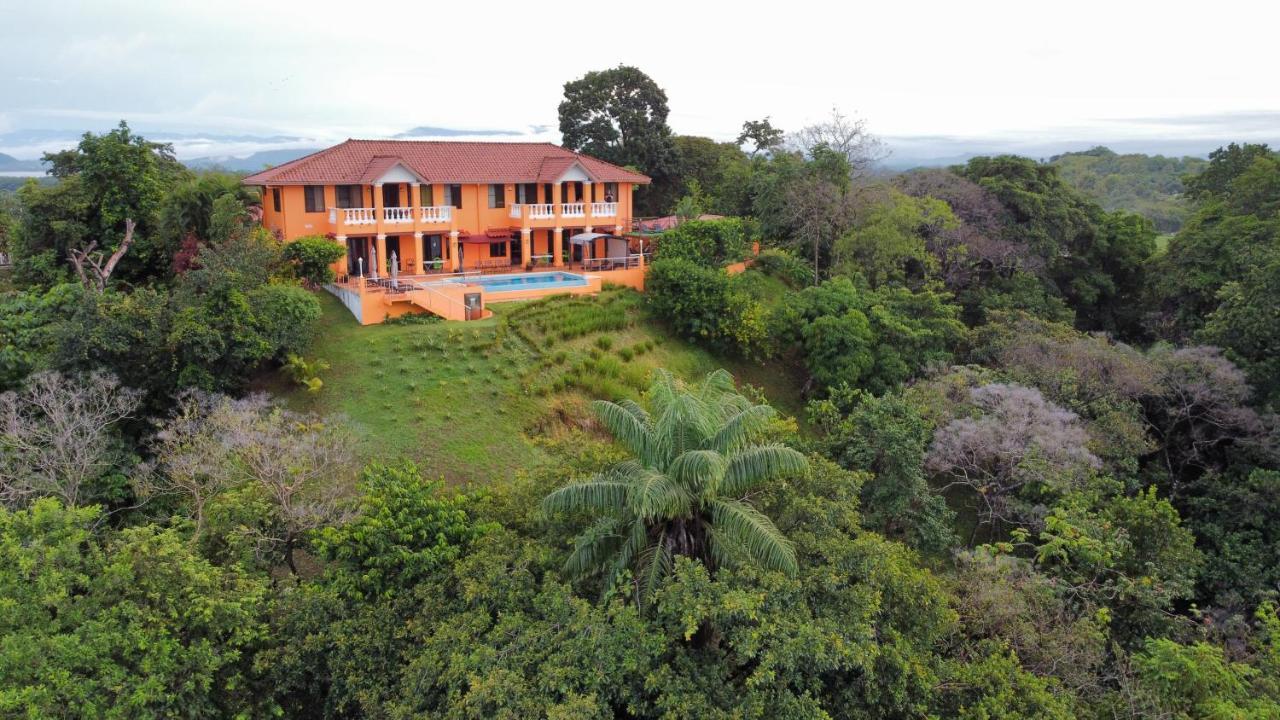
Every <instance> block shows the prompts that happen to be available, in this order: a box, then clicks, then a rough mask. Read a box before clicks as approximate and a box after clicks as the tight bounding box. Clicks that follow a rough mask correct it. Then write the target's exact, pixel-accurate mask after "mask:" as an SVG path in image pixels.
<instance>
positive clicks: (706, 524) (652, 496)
mask: <svg viewBox="0 0 1280 720" xmlns="http://www.w3.org/2000/svg"><path fill="white" fill-rule="evenodd" d="M646 399H647V404H648V410H646V409H645V408H643V407H641V406H640V405H639V404H637V403H635V402H632V401H630V400H624V401H622V402H620V403H613V402H606V401H598V402H596V403H595V405H594V409H595V412H596V415H597V416H598V417H599V419H600V421H601V422H602V423H603V424H604V426H605V427H606V428H607V429H608V430H609V432H610V434H612V435H613V437H614V438H615V439H616V440H617V441H618V442H619V443H621V444H622V445H623V446H625V447H626V448H627V449H628V450H629V451H630V452H631V455H632V456H633V457H632V458H631V459H629V460H626V461H624V462H621V463H618V464H616V465H614V466H612V467H610V468H608V469H607V470H605V471H604V472H601V473H598V474H597V475H595V476H593V477H591V478H590V479H588V480H586V481H583V482H577V483H573V484H570V485H567V486H565V487H563V488H560V489H559V490H556V491H555V492H553V493H551V494H550V495H548V496H547V497H546V498H544V499H543V501H542V505H543V508H544V509H545V510H546V511H548V512H590V513H593V514H595V515H597V516H598V517H597V519H596V521H595V522H594V523H593V524H592V525H591V526H590V527H589V528H588V529H587V530H586V532H584V533H583V534H582V535H581V536H580V537H579V538H578V541H577V544H576V547H575V548H574V551H573V553H572V554H571V555H570V556H569V559H568V561H567V562H566V563H565V570H566V571H567V572H568V573H569V574H570V575H572V576H574V577H584V576H589V575H597V574H603V575H604V576H605V580H606V582H607V584H608V586H610V587H611V586H614V585H615V584H616V583H617V581H618V579H619V578H620V577H621V576H622V574H623V572H624V571H626V570H627V569H632V570H633V571H634V582H635V592H636V598H637V602H639V603H640V604H642V605H643V604H645V603H647V602H648V600H649V598H650V597H651V596H652V594H653V591H654V590H655V589H656V588H657V587H658V586H659V585H660V584H661V583H662V581H663V580H664V579H665V578H666V576H667V574H668V573H669V572H670V570H671V567H672V564H673V561H674V558H675V557H676V556H677V555H684V556H688V557H692V558H697V559H699V560H701V561H702V562H703V563H704V564H706V565H707V567H708V568H710V569H715V568H716V567H718V566H721V565H727V564H731V563H734V562H741V561H745V562H753V563H756V564H758V565H759V566H761V567H764V568H768V569H773V570H781V571H784V572H787V573H794V572H795V570H796V555H795V549H794V548H793V547H792V545H791V542H790V541H788V540H787V538H786V537H784V536H783V534H782V533H781V532H780V531H779V530H778V528H777V527H776V526H774V524H773V522H772V521H771V520H770V519H769V518H768V517H766V516H765V515H764V514H762V513H761V512H759V511H758V510H756V509H755V508H754V507H752V506H751V504H750V503H749V502H748V495H749V493H750V492H751V490H752V489H754V488H756V487H757V486H758V485H760V484H761V483H763V482H765V481H767V480H770V479H773V478H777V477H781V476H785V475H790V474H795V473H800V472H804V471H805V470H806V469H807V468H808V462H807V461H806V459H805V457H804V455H802V454H800V453H799V452H796V451H795V450H793V449H791V448H789V447H786V446H784V445H779V444H757V443H756V442H755V440H756V438H757V437H758V434H759V430H760V429H761V428H762V426H763V425H764V424H765V423H766V422H767V421H768V420H769V419H770V418H771V417H772V416H773V409H772V408H770V407H769V406H768V405H757V404H754V403H752V402H751V401H749V400H747V399H746V398H744V397H742V396H741V395H739V394H738V393H737V392H736V391H735V389H734V385H733V377H732V376H731V375H729V373H727V372H725V371H724V370H717V371H715V372H713V373H711V374H709V375H708V376H707V377H706V378H705V379H704V380H703V381H702V382H701V383H699V384H697V385H695V386H693V387H685V386H684V385H682V384H681V383H679V382H678V381H677V380H676V379H675V378H674V377H672V375H671V374H670V373H668V372H666V371H665V370H659V371H657V374H656V377H655V378H654V381H653V384H652V386H651V387H650V388H649V391H648V393H647V394H646Z"/></svg>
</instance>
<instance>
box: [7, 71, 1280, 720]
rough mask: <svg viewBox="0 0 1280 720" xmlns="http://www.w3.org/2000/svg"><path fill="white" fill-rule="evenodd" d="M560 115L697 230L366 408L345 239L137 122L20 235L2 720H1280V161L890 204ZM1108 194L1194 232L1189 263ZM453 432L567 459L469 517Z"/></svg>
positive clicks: (20, 210) (396, 344) (1087, 163)
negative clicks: (268, 202)
mask: <svg viewBox="0 0 1280 720" xmlns="http://www.w3.org/2000/svg"><path fill="white" fill-rule="evenodd" d="M602 99H607V100H608V102H602ZM587 107H590V108H593V109H592V110H591V111H590V112H588V111H587V110H586V109H584V108H587ZM599 107H604V108H606V110H604V111H597V110H595V109H594V108H599ZM560 114H561V126H562V128H563V129H564V131H565V134H566V142H567V143H570V144H572V145H574V146H576V147H581V148H584V149H587V150H588V151H591V152H595V153H597V154H601V155H607V156H608V157H609V158H610V159H612V160H614V161H616V162H621V163H627V164H632V165H634V166H636V167H638V168H639V169H640V170H642V171H644V172H647V173H649V174H651V175H652V176H653V177H654V178H655V180H656V182H655V184H654V187H652V188H650V189H648V190H646V191H645V193H646V195H645V197H644V200H643V202H645V203H648V206H647V207H649V208H651V209H652V210H653V211H655V212H675V213H676V214H677V215H678V216H679V217H680V218H682V219H683V221H682V222H681V223H680V224H678V225H677V226H676V227H675V228H674V229H672V230H670V231H668V232H666V233H664V234H663V235H662V236H661V237H660V238H659V239H658V240H657V243H656V246H657V247H656V253H655V257H654V260H653V262H652V265H651V268H650V270H649V274H648V276H647V278H646V291H645V293H644V294H643V295H639V294H637V293H635V292H634V291H632V290H629V289H625V288H610V289H607V290H605V291H604V292H602V293H601V294H600V296H599V297H584V298H566V297H559V298H555V297H553V298H547V299H544V300H539V301H534V302H529V303H518V304H513V306H511V307H507V308H504V309H500V311H498V312H497V313H496V314H495V317H494V318H492V319H489V320H484V321H478V322H475V323H466V324H459V323H444V322H430V321H421V322H418V323H417V324H400V325H399V326H391V325H388V326H379V327H368V328H355V329H354V331H356V332H358V333H359V334H358V335H356V336H355V337H357V338H359V341H358V342H348V343H347V345H358V346H359V353H360V355H359V357H358V364H357V365H356V366H355V367H354V368H346V369H343V370H342V371H339V369H338V368H337V367H336V366H335V367H334V369H333V372H332V373H330V372H329V368H330V366H329V364H328V363H326V362H325V359H324V358H321V357H319V356H318V355H316V352H317V349H318V348H322V347H330V348H332V345H326V343H325V340H326V337H325V336H326V334H332V333H339V332H352V330H351V329H350V328H347V327H346V326H347V325H350V324H351V322H352V321H351V320H350V318H347V317H345V315H342V312H343V311H342V310H341V308H340V306H338V305H337V304H336V303H334V302H332V301H331V300H330V299H327V298H325V296H324V295H323V294H322V293H323V291H319V290H316V289H315V288H316V286H317V285H320V284H323V283H324V282H327V281H328V280H329V279H330V278H328V277H327V276H326V272H325V270H326V265H327V262H328V259H330V258H331V257H332V255H331V254H330V253H331V250H332V248H331V243H328V241H327V240H326V239H325V238H323V237H321V238H307V239H303V240H299V241H297V242H296V243H293V244H290V245H287V246H286V245H285V244H283V243H281V242H280V241H279V240H278V239H277V238H276V237H274V236H273V235H272V234H271V233H270V232H268V231H266V230H265V229H264V228H263V227H262V226H261V225H260V223H259V222H258V218H259V217H260V213H259V207H258V203H259V198H258V197H257V195H256V193H255V192H253V191H250V190H248V189H246V188H244V187H243V186H241V185H240V183H239V178H237V177H235V176H233V175H226V174H220V173H196V172H192V171H189V170H186V169H184V168H182V167H181V166H180V165H178V164H177V163H175V162H174V161H173V155H172V151H171V149H170V148H168V147H167V146H164V145H160V144H156V143H152V142H150V141H148V140H146V139H145V138H143V137H140V136H138V135H137V134H136V133H134V132H133V131H132V130H131V129H130V128H129V127H128V126H127V125H126V124H125V123H121V125H120V126H119V127H118V128H116V129H114V130H112V131H110V132H108V133H104V134H102V135H93V134H86V135H85V136H84V138H83V140H82V142H81V143H80V144H79V145H78V147H76V148H75V149H72V150H68V151H66V152H63V153H59V154H57V155H56V156H52V157H50V158H49V161H50V162H51V163H52V164H53V166H54V167H55V169H56V171H57V172H56V175H57V182H56V183H54V184H45V185H41V184H37V183H29V184H26V185H24V186H23V187H22V188H21V189H20V190H19V192H18V193H17V194H16V195H13V196H10V197H8V198H6V199H5V201H4V202H3V203H0V242H3V243H4V248H5V249H7V251H8V252H10V253H11V254H12V255H13V260H14V265H13V267H12V269H11V270H6V271H4V273H5V274H4V276H3V282H4V285H2V286H0V607H3V608H4V611H3V612H0V714H3V715H5V716H20V717H75V718H79V717H84V718H90V717H92V718H98V717H108V718H110V717H119V718H126V717H127V718H141V717H156V718H159V717H174V716H182V717H192V718H222V717H228V718H230V717H260V716H279V717H299V718H302V717H307V718H312V717H330V718H364V717H370V718H374V717H377V718H382V717H391V718H410V717H447V718H526V717H549V718H601V719H604V718H649V717H652V718H676V717H700V718H747V717H751V718H781V717H788V718H790V717H795V718H801V717H803V718H822V717H838V718H868V719H869V718H935V717H936V718H943V717H945V718H970V719H973V720H979V719H982V720H994V719H997V718H1000V719H1013V718H1028V719H1029V718H1063V719H1066V718H1082V717H1087V718H1099V719H1101V718H1119V717H1125V718H1250V719H1253V718H1257V719H1259V720H1260V719H1262V718H1275V717H1280V681H1278V679H1280V615H1278V614H1277V603H1278V602H1280V562H1278V559H1280V441H1278V439H1277V438H1280V424H1278V421H1277V417H1276V411H1277V410H1278V409H1280V364H1278V363H1277V360H1276V358H1277V352H1276V350H1277V348H1280V305H1278V303H1280V300H1278V298H1280V287H1277V282H1278V280H1277V279H1278V278H1280V157H1278V156H1277V154H1276V153H1275V152H1274V151H1272V150H1270V149H1269V148H1267V147H1265V146H1259V145H1230V146H1228V147H1225V148H1222V149H1221V150H1219V151H1217V152H1215V153H1214V154H1213V156H1212V157H1211V158H1210V159H1209V161H1208V162H1207V163H1205V164H1204V166H1203V168H1199V167H1197V164H1195V163H1190V162H1187V161H1162V163H1157V165H1158V167H1156V168H1151V169H1150V172H1147V171H1139V169H1138V166H1139V165H1140V163H1139V162H1138V161H1137V160H1135V159H1132V156H1113V155H1111V154H1110V153H1104V152H1102V151H1091V152H1090V153H1085V154H1081V155H1071V156H1066V157H1063V158H1057V159H1055V161H1054V162H1052V163H1040V162H1036V161H1034V160H1030V159H1027V158H1020V157H1014V156H999V157H979V158H974V159H973V160H971V161H969V162H967V163H966V164H964V165H961V166H957V167H952V168H946V169H928V170H918V171H913V172H909V173H904V174H900V175H897V176H893V177H885V176H883V175H881V174H879V173H877V172H875V171H874V166H875V163H876V162H877V160H878V158H879V154H880V145H879V143H878V141H877V140H876V138H874V136H871V135H870V134H869V133H868V132H867V129H866V127H865V125H863V124H862V123H860V122H859V121H857V120H856V119H853V118H849V117H847V116H845V115H843V114H841V113H839V112H838V111H837V112H834V113H833V114H832V116H831V117H830V118H829V119H828V120H827V121H824V122H823V123H820V124H818V125H815V126H812V127H808V128H801V129H796V130H794V131H791V132H785V131H784V130H783V129H781V128H777V127H774V125H773V124H772V122H771V121H770V120H769V119H768V118H763V119H755V120H749V121H746V122H744V123H743V126H742V134H741V136H740V137H739V142H737V143H719V142H714V141H711V140H707V139H704V138H693V137H685V136H677V135H673V134H672V133H671V132H670V130H669V128H667V126H666V117H667V114H668V108H667V98H666V95H665V93H664V92H663V91H662V89H661V88H660V87H658V86H657V85H656V84H655V83H653V81H652V80H651V79H649V78H648V77H647V76H645V75H644V74H643V73H642V72H640V71H639V70H637V69H635V68H626V67H621V68H615V69H611V70H606V71H603V72H599V73H591V74H588V75H587V76H586V77H584V78H581V79H578V80H574V81H571V82H569V83H567V84H566V86H565V99H564V102H563V103H562V104H561V105H560ZM1166 162H1167V164H1165V163H1166ZM1178 163H1183V165H1181V166H1179V164H1178ZM1110 168H1114V170H1112V169H1110ZM1181 170H1185V171H1186V172H1187V173H1191V172H1196V171H1197V170H1198V174H1196V175H1194V176H1190V177H1183V178H1182V179H1180V180H1178V181H1177V182H1178V183H1180V185H1177V186H1176V191H1175V190H1174V188H1175V185H1174V184H1173V181H1172V180H1171V179H1170V178H1172V175H1173V174H1175V173H1177V172H1180V171H1181ZM1094 176H1098V177H1112V176H1115V177H1118V178H1119V180H1117V182H1116V184H1115V185H1114V187H1113V186H1108V187H1109V188H1110V189H1108V190H1106V195H1107V196H1108V197H1113V198H1129V197H1133V198H1142V199H1143V201H1144V202H1145V201H1146V199H1151V200H1152V201H1153V202H1155V201H1156V200H1161V201H1163V200H1162V199H1165V198H1167V197H1170V196H1172V194H1173V193H1174V192H1177V193H1180V194H1181V195H1182V196H1184V197H1185V198H1186V200H1185V202H1187V205H1186V208H1187V209H1186V216H1185V222H1184V224H1183V226H1182V228H1181V229H1180V230H1179V231H1178V232H1177V233H1176V234H1175V235H1173V237H1172V238H1170V239H1169V241H1168V244H1167V248H1166V249H1165V250H1164V251H1163V252H1161V251H1158V249H1157V243H1156V238H1157V234H1158V227H1157V226H1158V223H1159V222H1160V220H1159V219H1158V218H1152V217H1151V216H1150V215H1147V214H1146V213H1145V211H1144V210H1143V209H1142V208H1140V207H1139V208H1135V207H1132V206H1130V205H1128V204H1127V203H1129V200H1127V199H1126V200H1124V202H1120V201H1117V202H1115V203H1114V204H1109V203H1104V202H1102V201H1100V199H1099V197H1098V196H1097V195H1095V194H1094V191H1091V190H1089V189H1088V188H1087V186H1088V181H1085V180H1082V179H1081V178H1082V177H1094ZM1154 176H1163V177H1165V178H1166V179H1170V181H1169V183H1168V184H1159V183H1157V184H1156V185H1154V186H1148V185H1147V184H1146V183H1147V179H1149V178H1150V177H1154ZM1140 178H1142V180H1141V182H1139V181H1138V180H1139V179H1140ZM1161 182H1163V181H1161ZM1103 184H1104V185H1106V183H1105V182H1104V183H1103ZM1122 188H1125V189H1122ZM1148 191H1150V192H1149V193H1148ZM1144 193H1147V194H1144ZM703 213H713V214H718V215H724V216H727V217H725V218H723V219H718V220H698V219H694V218H697V217H698V216H699V215H701V214H703ZM1153 220H1154V221H1153ZM756 242H759V243H760V245H761V246H762V250H761V252H760V253H759V254H758V255H755V254H753V252H752V247H753V244H754V243H756ZM108 257H111V258H115V259H116V260H117V261H118V262H115V263H110V264H104V263H100V262H97V261H95V260H94V259H95V258H97V259H99V260H104V259H106V258H108ZM743 261H748V262H749V267H748V269H746V270H745V271H743V272H738V273H736V274H731V273H729V272H727V271H726V268H728V267H731V266H732V267H737V266H738V264H739V263H741V262H743ZM334 308H337V309H336V310H335V309H334ZM335 312H336V313H337V315H333V314H331V313H335ZM344 337H346V336H344ZM330 359H334V360H335V361H337V360H338V359H337V358H332V357H331V358H330ZM414 363H422V364H419V365H415V364H414ZM424 365H431V366H434V367H437V368H440V369H443V370H448V371H450V372H452V371H453V370H456V369H460V370H458V371H459V372H460V373H465V374H463V375H461V376H460V375H451V376H449V378H450V379H449V381H448V382H449V383H450V384H452V385H454V387H450V388H447V391H450V392H452V391H454V390H456V391H457V392H458V393H460V394H454V395H449V396H448V397H452V398H454V400H453V402H452V403H449V406H448V407H426V406H425V405H424V401H423V398H426V397H439V396H437V395H431V394H430V392H434V391H435V390H438V389H439V388H436V387H433V386H434V385H435V381H434V380H433V379H432V377H434V376H432V377H428V376H426V375H425V374H421V373H422V372H423V371H421V370H420V368H422V367H423V366H424ZM708 365H711V366H713V367H712V368H711V369H710V370H708ZM714 366H728V367H733V368H735V372H738V373H739V377H738V378H737V379H735V378H734V377H733V376H732V375H730V374H729V373H728V372H726V371H725V370H724V369H716V368H715V367H714ZM415 368H416V369H415ZM443 370H442V371H443ZM472 375H475V376H476V377H475V378H472V377H471V376H472ZM744 376H750V377H752V378H753V379H757V380H758V381H759V383H760V386H759V387H756V386H754V385H752V384H750V383H747V382H745V381H743V377H744ZM443 377H444V376H441V378H442V379H440V380H439V385H441V386H444V385H445V384H446V380H445V379H443ZM473 381H474V384H472V383H473ZM370 388H373V390H372V391H371V390H370ZM390 388H394V394H383V393H386V392H387V391H388V389H390ZM264 390H266V391H270V392H272V393H274V395H268V394H264V392H263V391H264ZM371 392H372V393H373V394H374V395H375V397H363V396H361V395H362V394H369V393H371ZM357 396H360V397H357ZM317 397H319V398H326V397H327V398H335V399H336V398H345V399H346V400H348V401H350V402H349V403H348V406H351V403H353V402H356V401H359V402H362V403H365V404H366V405H368V406H371V407H372V408H373V410H372V412H369V413H366V414H365V415H363V416H362V417H361V418H358V419H357V418H352V417H347V416H344V415H341V414H338V413H334V412H324V411H322V410H317V408H324V407H326V406H325V405H323V404H317V402H316V400H315V399H316V398H317ZM393 401H394V402H393ZM436 417H439V418H440V419H441V420H442V421H443V422H444V423H445V425H444V427H445V428H446V431H447V428H449V427H460V426H462V425H463V424H464V423H469V424H468V425H467V427H470V428H479V427H492V428H497V429H498V430H500V431H501V432H503V433H507V434H511V435H520V436H522V437H524V438H526V442H527V444H526V445H524V446H522V447H524V448H526V449H528V452H526V453H524V454H523V455H503V456H501V457H500V458H498V460H497V462H500V463H503V464H502V465H499V466H498V467H497V469H496V470H494V471H492V472H489V473H487V474H485V473H479V480H478V481H474V480H473V481H472V482H470V483H467V484H461V483H446V482H443V481H441V480H440V479H438V478H437V477H435V475H434V474H432V475H431V476H428V474H427V473H425V472H424V471H423V470H422V469H421V467H422V466H421V464H420V463H415V462H414V461H413V459H411V458H409V457H404V456H402V455H407V454H408V453H405V452H400V451H395V452H393V451H392V450H390V448H405V447H406V446H411V447H413V449H414V451H415V452H417V453H418V455H417V457H418V459H419V460H420V461H425V462H428V463H429V462H432V460H433V457H434V456H435V455H436V454H443V453H446V452H450V451H451V450H450V448H449V447H446V446H447V445H448V443H450V442H453V441H454V440H456V438H450V437H448V436H447V434H446V433H445V432H437V430H436V426H431V428H432V429H431V432H432V433H433V436H432V437H433V439H426V440H424V437H425V433H426V432H427V430H426V427H427V425H428V421H429V420H430V419H432V418H436ZM371 423H382V424H381V425H377V426H376V427H377V428H378V429H377V430H374V429H371ZM388 428H390V430H388ZM420 431H421V432H422V433H423V435H417V434H414V433H418V432H420ZM379 433H381V434H379ZM393 433H401V434H407V435H408V437H407V439H404V438H396V437H393V436H392V435H393ZM370 436H375V437H373V438H372V440H373V441H372V442H371V441H370V440H371V437H370ZM397 440H403V442H401V443H400V444H394V443H395V442H396V441H397ZM463 456H464V455H458V456H451V457H463ZM466 457H468V458H469V459H467V460H459V461H458V462H469V463H470V464H471V465H472V466H473V469H474V468H492V467H494V466H493V465H491V464H486V463H488V462H489V461H490V460H493V458H490V457H482V453H479V452H472V453H471V454H470V455H469V456H466ZM466 477H470V478H475V477H477V475H476V474H470V475H466Z"/></svg>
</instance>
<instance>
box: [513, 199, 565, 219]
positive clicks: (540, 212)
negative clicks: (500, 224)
mask: <svg viewBox="0 0 1280 720" xmlns="http://www.w3.org/2000/svg"><path fill="white" fill-rule="evenodd" d="M555 210H556V206H555V204H554V203H524V204H516V205H512V206H511V212H510V213H509V215H511V217H512V218H513V219H516V220H519V219H521V218H528V219H530V220H550V219H551V218H553V217H555V216H556V212H555Z"/></svg>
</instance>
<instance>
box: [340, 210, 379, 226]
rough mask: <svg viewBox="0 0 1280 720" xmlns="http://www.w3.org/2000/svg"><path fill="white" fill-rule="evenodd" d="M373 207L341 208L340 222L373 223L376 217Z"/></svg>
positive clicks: (376, 220) (352, 223) (345, 223)
mask: <svg viewBox="0 0 1280 720" xmlns="http://www.w3.org/2000/svg"><path fill="white" fill-rule="evenodd" d="M375 212H376V211H375V210H374V209H373V208H343V209H342V223H343V224H344V225H373V224H374V223H376V222H378V217H377V215H376V214H375Z"/></svg>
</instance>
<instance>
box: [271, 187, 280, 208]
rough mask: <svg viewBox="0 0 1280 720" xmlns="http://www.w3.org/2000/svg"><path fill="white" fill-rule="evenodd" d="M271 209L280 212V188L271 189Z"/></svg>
mask: <svg viewBox="0 0 1280 720" xmlns="http://www.w3.org/2000/svg"><path fill="white" fill-rule="evenodd" d="M271 207H272V208H274V209H275V211H276V212H280V188H278V187H276V188H271Z"/></svg>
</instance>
